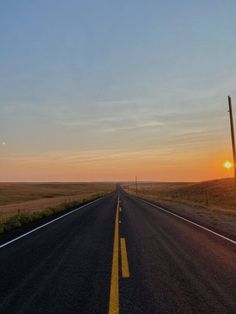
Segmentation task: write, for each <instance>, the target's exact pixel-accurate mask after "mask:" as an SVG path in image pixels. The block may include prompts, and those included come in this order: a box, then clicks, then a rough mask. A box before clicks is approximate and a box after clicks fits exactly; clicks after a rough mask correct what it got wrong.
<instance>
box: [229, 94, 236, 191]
mask: <svg viewBox="0 0 236 314" xmlns="http://www.w3.org/2000/svg"><path fill="white" fill-rule="evenodd" d="M228 103H229V116H230V127H231V139H232V150H233V158H234V185H235V190H236V149H235V135H234V117H233V110H232V103H231V97H230V96H228Z"/></svg>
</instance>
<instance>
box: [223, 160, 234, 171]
mask: <svg viewBox="0 0 236 314" xmlns="http://www.w3.org/2000/svg"><path fill="white" fill-rule="evenodd" d="M224 168H225V169H227V170H229V169H232V168H233V164H232V162H231V161H226V162H225V163H224Z"/></svg>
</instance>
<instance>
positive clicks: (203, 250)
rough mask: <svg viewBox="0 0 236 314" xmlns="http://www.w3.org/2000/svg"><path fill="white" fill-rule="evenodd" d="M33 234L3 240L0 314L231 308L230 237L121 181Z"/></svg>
mask: <svg viewBox="0 0 236 314" xmlns="http://www.w3.org/2000/svg"><path fill="white" fill-rule="evenodd" d="M31 231H32V232H31ZM31 231H29V232H28V233H27V234H25V233H24V234H23V233H22V234H21V235H19V234H18V236H17V237H16V236H14V237H12V238H10V239H8V240H7V241H5V242H4V241H2V242H0V276H1V277H0V313H4V314H7V313H17V314H18V313H30V314H32V313H50V314H51V313H66V314H67V313H86V314H89V313H101V314H103V313H108V314H111V313H135V314H139V313H145V314H146V313H147V314H148V313H198V314H199V313H219V314H224V313H232V314H233V313H236V242H235V241H234V240H233V239H232V240H231V239H229V238H226V237H224V236H220V235H219V234H217V233H214V232H211V231H210V230H207V229H206V228H201V226H198V225H197V224H193V223H191V222H190V221H188V220H186V219H182V218H181V217H178V216H176V215H173V214H171V213H169V212H168V211H165V210H163V209H161V208H159V207H158V206H156V205H154V204H150V203H149V202H145V201H143V200H141V199H139V198H136V197H134V196H131V195H128V194H127V193H125V192H124V191H123V190H122V189H121V188H117V190H116V191H115V192H114V193H112V194H110V195H108V196H105V197H103V198H101V199H98V200H96V201H95V202H92V203H90V204H87V205H85V206H82V207H80V208H78V209H77V210H74V211H72V212H70V213H68V214H66V215H63V217H61V218H60V219H54V221H52V222H50V223H47V224H45V225H43V226H40V227H37V228H36V229H34V230H31ZM22 232H23V231H22Z"/></svg>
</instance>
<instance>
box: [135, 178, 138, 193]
mask: <svg viewBox="0 0 236 314" xmlns="http://www.w3.org/2000/svg"><path fill="white" fill-rule="evenodd" d="M135 186H136V195H137V194H138V180H137V176H136V177H135Z"/></svg>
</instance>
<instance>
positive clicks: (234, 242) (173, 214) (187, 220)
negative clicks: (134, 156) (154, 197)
mask: <svg viewBox="0 0 236 314" xmlns="http://www.w3.org/2000/svg"><path fill="white" fill-rule="evenodd" d="M142 201H143V202H144V203H146V204H149V205H151V206H153V207H156V208H158V209H160V210H162V211H164V212H166V213H167V214H170V215H172V216H175V217H177V218H179V219H182V220H184V221H186V222H188V223H190V224H192V225H194V226H197V227H198V228H201V229H203V230H205V231H208V232H210V233H212V234H214V235H216V236H218V237H220V238H222V239H224V240H226V241H229V242H231V243H233V244H236V241H234V240H232V239H230V238H227V237H225V236H223V235H222V234H220V233H217V232H215V231H213V230H211V229H208V228H206V227H203V226H201V225H199V224H197V223H196V222H193V221H191V220H189V219H186V218H184V217H182V216H180V215H178V214H175V213H172V212H171V211H169V210H167V209H164V208H162V207H160V206H158V205H155V204H152V203H149V202H147V201H144V200H142Z"/></svg>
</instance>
